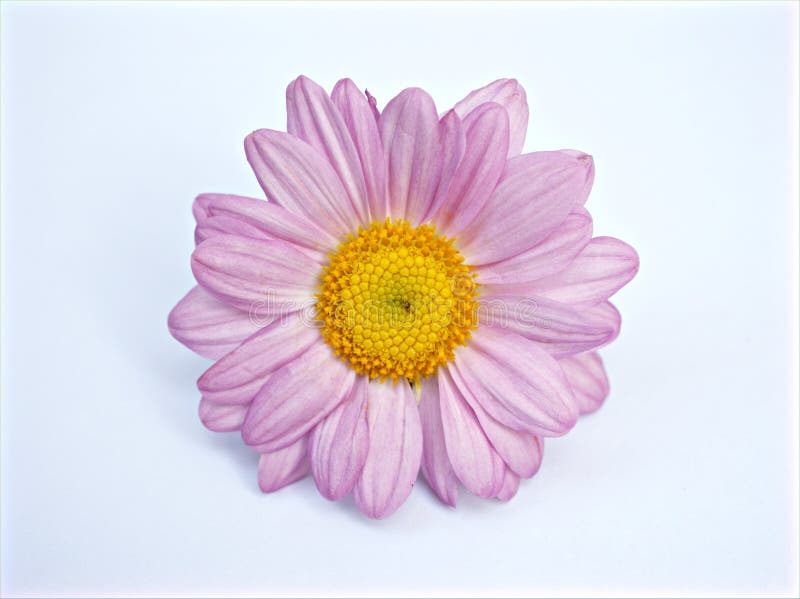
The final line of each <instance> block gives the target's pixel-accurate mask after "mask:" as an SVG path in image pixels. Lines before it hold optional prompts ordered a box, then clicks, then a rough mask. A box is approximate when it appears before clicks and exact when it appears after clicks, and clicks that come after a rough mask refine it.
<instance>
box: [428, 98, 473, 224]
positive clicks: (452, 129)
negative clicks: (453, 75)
mask: <svg viewBox="0 0 800 599" xmlns="http://www.w3.org/2000/svg"><path fill="white" fill-rule="evenodd" d="M438 139H439V151H440V157H441V161H442V174H441V176H440V177H439V184H438V185H437V187H436V193H435V194H434V196H433V201H432V202H431V203H430V205H429V206H428V211H427V213H426V214H425V217H424V218H423V219H422V220H423V221H425V222H427V221H431V220H432V221H433V224H434V226H436V227H439V228H440V227H441V224H442V223H441V220H440V219H439V218H438V215H439V213H440V212H441V208H442V206H443V205H444V203H445V201H446V200H447V197H448V195H449V194H450V187H451V184H452V182H453V177H454V176H455V174H456V172H457V169H458V167H459V164H461V159H462V158H463V157H464V151H465V149H466V145H467V137H466V133H465V130H464V124H463V123H462V122H461V119H460V118H458V115H457V114H456V113H455V111H454V110H450V111H448V112H447V113H446V114H445V115H444V116H443V117H442V118H441V119H440V120H439V125H438ZM440 232H441V231H440Z"/></svg>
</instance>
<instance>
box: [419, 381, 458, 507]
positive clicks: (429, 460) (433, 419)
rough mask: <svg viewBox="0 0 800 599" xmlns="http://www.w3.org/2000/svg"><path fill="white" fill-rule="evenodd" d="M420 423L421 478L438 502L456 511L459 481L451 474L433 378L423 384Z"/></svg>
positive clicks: (436, 383)
mask: <svg viewBox="0 0 800 599" xmlns="http://www.w3.org/2000/svg"><path fill="white" fill-rule="evenodd" d="M419 419H420V423H421V424H422V474H423V475H425V480H427V481H428V484H429V485H430V487H431V489H433V492H434V493H436V495H437V496H438V497H439V499H441V500H442V501H443V502H444V503H446V504H447V505H450V506H453V507H455V505H456V500H457V499H458V478H457V477H456V474H455V472H453V466H452V465H451V464H450V458H449V457H448V455H447V447H446V446H445V440H444V427H443V425H442V412H441V408H440V400H439V382H438V380H437V379H436V377H428V378H427V379H424V380H423V381H422V394H421V400H420V402H419Z"/></svg>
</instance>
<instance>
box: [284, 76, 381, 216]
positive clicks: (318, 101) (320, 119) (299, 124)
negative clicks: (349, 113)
mask: <svg viewBox="0 0 800 599" xmlns="http://www.w3.org/2000/svg"><path fill="white" fill-rule="evenodd" d="M286 114H287V117H288V119H287V128H286V130H287V131H288V132H289V133H291V134H292V135H294V136H296V137H299V138H300V139H302V140H303V141H305V142H307V143H308V144H310V145H311V146H312V147H313V148H315V149H316V150H317V151H319V152H320V153H321V154H322V155H323V156H325V158H326V159H327V160H328V163H329V164H330V165H331V166H332V167H333V170H334V171H335V172H336V174H337V175H338V176H339V180H340V181H341V182H342V185H344V189H345V191H346V192H347V197H348V198H349V201H350V206H351V207H352V210H353V211H354V212H355V213H356V214H357V215H358V217H359V221H360V223H361V224H366V223H368V222H369V210H368V207H367V191H366V184H365V182H364V173H363V172H362V170H361V161H360V159H359V157H358V153H357V152H356V147H355V145H354V144H353V140H352V138H351V137H350V131H348V129H347V126H346V125H345V122H344V119H343V118H342V115H341V114H340V113H339V111H338V110H337V108H336V106H335V105H334V104H333V102H332V101H331V99H330V97H328V94H327V93H325V90H324V89H322V88H321V87H320V86H319V85H317V84H316V83H314V82H313V81H312V80H311V79H309V78H308V77H303V76H301V77H298V78H297V79H295V80H294V81H292V82H291V83H290V84H289V87H288V88H287V89H286Z"/></svg>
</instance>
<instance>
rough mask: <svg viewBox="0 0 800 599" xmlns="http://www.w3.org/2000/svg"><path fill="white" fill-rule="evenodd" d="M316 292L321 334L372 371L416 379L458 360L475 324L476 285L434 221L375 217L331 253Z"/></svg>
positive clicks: (380, 375)
mask: <svg viewBox="0 0 800 599" xmlns="http://www.w3.org/2000/svg"><path fill="white" fill-rule="evenodd" d="M321 281H322V282H321V284H320V286H319V293H318V294H317V306H316V307H317V318H318V319H319V320H320V321H322V329H321V332H322V337H323V338H324V339H325V341H326V342H327V343H328V345H330V346H331V347H332V348H333V351H334V353H335V354H336V355H337V356H339V357H340V358H341V359H342V360H344V361H345V362H347V363H348V364H349V365H350V366H351V367H352V368H353V370H355V371H356V372H358V373H359V374H364V375H367V376H368V377H369V378H371V379H373V378H379V379H380V380H381V381H383V380H385V379H387V378H391V379H392V380H393V381H397V379H399V378H401V377H405V378H407V379H409V380H411V381H418V380H419V379H420V377H426V376H429V375H431V374H433V373H434V372H435V371H436V368H437V367H439V366H440V365H442V364H444V363H446V362H447V361H448V360H452V359H453V350H454V349H455V348H456V347H457V346H458V345H466V343H467V341H468V340H469V338H470V330H471V329H474V328H475V326H476V324H477V317H478V314H477V301H476V297H477V285H476V283H475V279H474V274H473V272H472V268H471V267H470V266H467V265H465V264H464V259H463V257H462V256H461V254H459V252H458V250H456V249H455V248H454V247H453V240H452V239H446V238H444V237H441V236H439V235H437V234H436V231H435V230H434V228H433V227H431V226H430V225H422V226H419V227H411V226H410V225H409V224H408V223H407V222H406V221H403V220H397V221H391V220H389V219H387V220H386V221H385V222H382V223H379V222H374V223H372V224H371V225H370V226H369V227H368V228H366V229H363V228H361V229H359V231H358V233H357V234H356V235H352V234H351V235H348V237H347V239H346V240H344V241H343V242H342V243H340V244H339V247H338V248H337V249H336V251H335V252H333V253H332V254H331V255H330V256H329V263H328V265H327V266H326V267H325V268H324V270H323V271H322V276H321Z"/></svg>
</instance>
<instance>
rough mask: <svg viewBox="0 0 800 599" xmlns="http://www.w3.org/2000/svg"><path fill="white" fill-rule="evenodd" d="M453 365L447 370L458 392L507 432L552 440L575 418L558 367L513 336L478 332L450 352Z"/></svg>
mask: <svg viewBox="0 0 800 599" xmlns="http://www.w3.org/2000/svg"><path fill="white" fill-rule="evenodd" d="M454 366H455V367H452V366H451V367H450V368H449V370H450V373H451V375H452V377H453V380H454V381H455V383H456V384H457V385H458V387H459V389H461V390H462V391H464V392H468V393H470V394H472V396H473V397H474V398H475V399H476V400H477V401H478V402H479V403H480V405H481V406H482V407H483V409H485V410H486V412H487V413H488V414H489V415H490V416H491V417H492V418H494V419H495V420H497V421H498V422H500V423H501V424H504V425H505V426H507V427H509V428H511V429H514V430H517V431H522V432H528V433H531V434H534V435H541V436H545V437H557V436H560V435H563V434H564V433H566V432H567V431H569V430H570V429H571V428H572V427H573V426H574V425H575V422H576V421H577V419H578V410H577V407H576V405H575V398H574V397H573V395H572V390H571V389H570V387H569V384H568V383H567V380H566V377H565V376H564V372H563V371H562V370H561V368H560V367H559V365H558V363H557V362H556V361H555V359H553V358H552V357H551V356H549V355H548V354H547V352H545V351H544V350H543V349H541V348H540V347H539V345H538V344H536V343H533V342H532V341H529V340H527V339H525V338H524V337H522V336H520V335H517V334H516V333H512V332H508V331H505V332H502V333H498V332H497V331H495V330H494V329H492V328H491V327H479V328H478V329H477V330H476V331H475V334H474V336H473V339H472V341H471V342H470V344H469V345H468V346H466V347H460V348H458V350H457V351H456V357H455V362H454Z"/></svg>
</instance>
